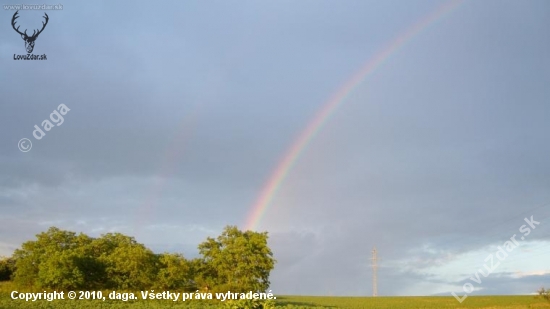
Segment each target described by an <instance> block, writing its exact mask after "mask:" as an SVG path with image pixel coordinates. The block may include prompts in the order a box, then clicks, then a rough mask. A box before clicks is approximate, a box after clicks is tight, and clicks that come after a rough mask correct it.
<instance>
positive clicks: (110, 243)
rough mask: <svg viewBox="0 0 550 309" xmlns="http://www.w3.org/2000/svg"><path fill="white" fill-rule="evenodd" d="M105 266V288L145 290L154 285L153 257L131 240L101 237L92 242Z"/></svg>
mask: <svg viewBox="0 0 550 309" xmlns="http://www.w3.org/2000/svg"><path fill="white" fill-rule="evenodd" d="M94 246H96V247H97V250H99V252H101V254H100V256H99V261H100V262H101V263H103V264H104V265H105V275H106V285H107V287H110V288H117V289H136V290H141V289H147V288H150V287H151V286H153V285H154V282H155V277H156V273H157V265H156V264H157V257H156V256H155V254H154V253H153V252H152V251H151V250H150V249H148V248H146V247H145V246H144V245H142V244H140V243H138V242H137V241H136V240H135V239H134V238H133V237H129V236H126V235H123V234H120V233H108V234H105V235H102V237H100V238H98V239H97V240H96V241H95V242H94Z"/></svg>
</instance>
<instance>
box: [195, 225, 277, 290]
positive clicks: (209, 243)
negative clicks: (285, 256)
mask: <svg viewBox="0 0 550 309" xmlns="http://www.w3.org/2000/svg"><path fill="white" fill-rule="evenodd" d="M267 238H268V236H267V232H264V233H258V232H253V231H246V232H242V231H240V230H239V229H238V228H237V227H235V226H228V227H226V228H225V230H224V231H223V233H222V234H221V235H220V236H218V238H217V239H214V238H211V237H208V238H207V239H206V241H205V242H203V243H201V244H200V245H199V252H200V253H201V254H202V255H203V259H202V263H200V262H199V263H198V266H199V268H200V271H201V272H202V273H201V275H200V276H199V277H200V278H201V280H204V281H205V282H206V283H208V284H210V285H212V286H215V287H216V288H215V289H216V290H218V291H231V292H247V291H265V290H267V288H268V287H269V274H270V272H271V270H272V269H273V268H274V266H275V260H274V259H273V253H272V252H271V249H270V248H269V247H268V246H267Z"/></svg>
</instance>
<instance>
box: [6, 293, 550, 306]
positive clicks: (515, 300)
mask: <svg viewBox="0 0 550 309" xmlns="http://www.w3.org/2000/svg"><path fill="white" fill-rule="evenodd" d="M11 308H50V309H69V308H75V309H92V308H105V309H114V308H127V309H131V308H133V309H140V308H187V309H195V308H196V309H198V308H205V309H209V308H212V309H214V308H229V307H228V306H226V305H225V304H224V303H221V302H219V301H202V300H201V301H186V302H172V301H161V300H140V301H134V302H131V301H128V302H123V301H112V300H107V301H99V300H57V301H53V302H48V301H44V300H42V301H36V302H25V301H20V300H18V301H15V300H12V299H10V296H9V293H7V292H2V293H1V294H0V309H11ZM276 308H281V309H285V308H287V309H291V308H294V309H302V308H304V309H305V308H334V309H335V308H350V309H361V308H377V309H389V308H392V309H393V308H395V309H398V308H404V309H408V308H411V309H412V308H424V309H431V308H433V309H440V308H486V309H497V308H498V309H519V308H550V302H549V301H547V300H544V299H540V298H536V297H534V296H475V297H473V296H472V297H468V298H467V299H466V300H465V301H464V302H463V303H462V304H459V303H458V301H456V299H455V298H453V297H378V298H370V297H314V296H278V297H277V301H276Z"/></svg>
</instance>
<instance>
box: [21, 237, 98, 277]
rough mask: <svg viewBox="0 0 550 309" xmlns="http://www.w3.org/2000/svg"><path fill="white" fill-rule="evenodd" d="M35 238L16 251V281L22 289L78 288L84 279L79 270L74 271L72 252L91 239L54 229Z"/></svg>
mask: <svg viewBox="0 0 550 309" xmlns="http://www.w3.org/2000/svg"><path fill="white" fill-rule="evenodd" d="M36 238H37V240H35V241H27V242H25V243H23V244H22V245H21V249H17V250H15V252H14V258H15V260H16V263H15V268H16V271H15V273H14V281H15V282H16V283H18V284H19V285H21V286H36V287H40V288H43V287H44V288H74V287H77V286H78V285H79V282H82V280H84V279H83V278H82V276H83V275H82V274H79V271H78V269H76V270H74V264H73V263H72V259H73V258H74V256H75V255H74V252H72V251H73V250H74V249H76V248H77V247H78V246H79V245H81V242H86V241H89V237H87V236H85V235H83V234H81V235H79V236H77V235H76V234H75V233H74V232H69V231H63V230H60V229H58V228H56V227H51V228H49V229H48V230H47V231H46V232H43V233H40V234H38V235H36ZM69 274H70V275H69ZM78 278H80V279H78Z"/></svg>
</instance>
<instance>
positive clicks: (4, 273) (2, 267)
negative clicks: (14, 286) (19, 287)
mask: <svg viewBox="0 0 550 309" xmlns="http://www.w3.org/2000/svg"><path fill="white" fill-rule="evenodd" d="M14 271H15V260H14V259H13V258H11V257H0V281H8V280H10V279H11V277H12V275H13V272H14Z"/></svg>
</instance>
